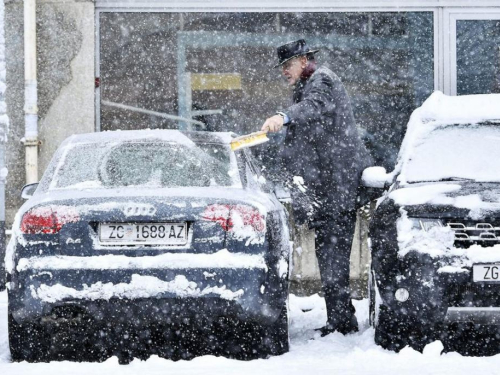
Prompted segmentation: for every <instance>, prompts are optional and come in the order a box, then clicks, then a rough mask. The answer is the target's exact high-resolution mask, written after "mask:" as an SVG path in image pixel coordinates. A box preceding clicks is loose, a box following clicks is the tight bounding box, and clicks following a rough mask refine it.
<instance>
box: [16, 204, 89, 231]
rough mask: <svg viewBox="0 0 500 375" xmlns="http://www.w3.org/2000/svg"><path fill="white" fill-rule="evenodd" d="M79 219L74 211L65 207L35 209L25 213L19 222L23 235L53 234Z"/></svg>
mask: <svg viewBox="0 0 500 375" xmlns="http://www.w3.org/2000/svg"><path fill="white" fill-rule="evenodd" d="M79 219H80V218H79V216H78V213H77V212H76V210H75V209H74V208H72V207H67V206H49V207H36V208H33V209H31V210H29V211H28V212H26V213H25V214H24V216H23V219H22V221H21V232H22V233H25V234H39V233H46V234H55V233H58V232H59V231H60V230H61V228H62V227H63V226H64V225H65V224H67V223H73V222H75V221H78V220H79Z"/></svg>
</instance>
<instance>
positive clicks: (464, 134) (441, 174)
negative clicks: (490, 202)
mask: <svg viewBox="0 0 500 375" xmlns="http://www.w3.org/2000/svg"><path fill="white" fill-rule="evenodd" d="M499 160H500V123H488V124H475V125H471V124H469V125H450V126H446V127H443V128H438V129H436V130H434V131H432V132H431V133H429V135H428V136H427V137H426V138H425V139H423V141H422V142H421V143H419V144H418V145H417V146H415V148H414V150H413V152H412V153H411V156H410V159H409V160H408V161H407V165H406V180H407V181H408V182H410V183H411V182H419V181H443V180H454V179H456V180H460V179H466V180H474V181H488V182H500V163H499V162H498V161H499Z"/></svg>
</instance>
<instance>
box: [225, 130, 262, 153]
mask: <svg viewBox="0 0 500 375" xmlns="http://www.w3.org/2000/svg"><path fill="white" fill-rule="evenodd" d="M267 141H269V138H267V132H265V131H258V132H255V133H251V134H248V135H243V136H241V137H238V138H235V139H233V140H232V141H231V150H233V151H236V150H239V149H241V148H245V147H252V146H256V145H259V144H261V143H264V142H267Z"/></svg>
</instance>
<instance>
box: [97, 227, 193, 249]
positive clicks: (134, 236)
mask: <svg viewBox="0 0 500 375" xmlns="http://www.w3.org/2000/svg"><path fill="white" fill-rule="evenodd" d="M99 240H100V242H101V243H104V244H107V245H110V244H119V245H170V246H172V245H185V244H187V224H186V223H141V224H124V223H106V224H100V225H99Z"/></svg>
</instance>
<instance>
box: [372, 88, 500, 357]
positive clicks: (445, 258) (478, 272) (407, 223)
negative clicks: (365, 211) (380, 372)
mask: <svg viewBox="0 0 500 375" xmlns="http://www.w3.org/2000/svg"><path fill="white" fill-rule="evenodd" d="M499 160H500V95H497V94H491V95H471V96H460V97H450V96H446V95H443V94H442V93H440V92H436V93H434V94H433V95H431V96H430V97H429V98H428V99H427V100H426V101H425V103H424V104H423V105H422V106H421V107H420V108H418V109H416V110H415V111H414V113H413V114H412V116H411V118H410V121H409V124H408V128H407V132H406V135H405V138H404V140H403V143H402V146H401V150H400V153H399V157H398V162H397V165H396V167H395V170H394V171H393V172H392V173H390V174H386V172H385V170H384V169H383V168H381V167H372V168H369V169H367V170H365V171H364V174H363V183H364V185H365V186H369V187H372V188H381V189H383V188H384V187H385V189H386V192H385V194H384V195H383V197H382V198H381V199H380V200H379V201H378V206H377V209H376V211H375V213H374V216H373V220H372V222H371V225H370V244H371V255H372V263H371V274H370V276H371V277H370V283H369V284H370V286H369V289H370V291H369V294H370V321H371V323H372V325H373V326H374V327H375V341H376V342H377V343H378V344H379V345H381V346H383V347H385V348H389V349H392V350H396V351H399V350H401V349H402V348H403V347H404V346H406V345H412V346H413V347H415V348H417V349H423V347H424V345H425V344H426V343H428V342H429V341H431V340H436V339H442V340H443V341H446V340H449V339H450V337H453V335H454V334H457V333H458V332H459V331H460V330H461V329H465V328H464V327H469V328H470V327H476V328H477V329H478V330H486V332H490V337H494V336H495V335H496V334H497V332H498V328H499V327H500V273H499V270H500V162H499ZM488 327H489V328H488ZM469 328H467V329H469ZM488 330H489V331H488ZM450 342H451V341H450ZM452 350H453V349H452Z"/></svg>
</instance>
